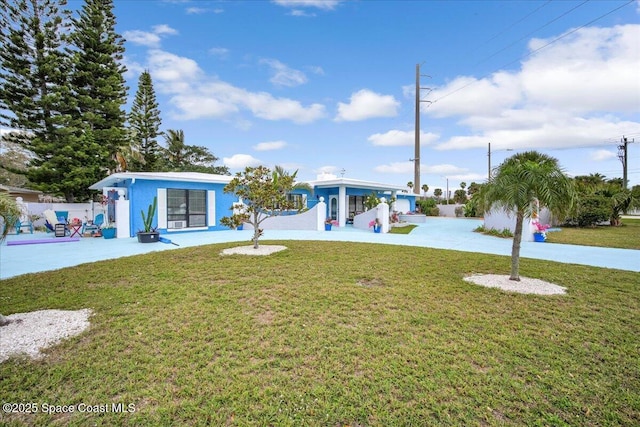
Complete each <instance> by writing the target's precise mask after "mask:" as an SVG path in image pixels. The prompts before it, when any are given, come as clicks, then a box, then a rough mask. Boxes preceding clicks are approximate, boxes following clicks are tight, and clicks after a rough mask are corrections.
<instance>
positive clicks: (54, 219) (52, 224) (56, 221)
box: [42, 209, 69, 236]
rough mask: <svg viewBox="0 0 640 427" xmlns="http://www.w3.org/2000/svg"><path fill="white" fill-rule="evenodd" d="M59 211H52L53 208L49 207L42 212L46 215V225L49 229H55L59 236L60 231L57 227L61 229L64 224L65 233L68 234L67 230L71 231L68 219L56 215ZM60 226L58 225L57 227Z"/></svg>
mask: <svg viewBox="0 0 640 427" xmlns="http://www.w3.org/2000/svg"><path fill="white" fill-rule="evenodd" d="M56 213H57V212H54V211H52V210H51V209H47V210H46V211H44V212H42V214H43V215H44V218H45V221H44V225H45V227H47V229H48V230H50V231H53V232H54V233H56V236H58V234H57V233H58V232H57V231H56V229H59V228H60V227H59V226H60V225H62V226H63V230H64V234H65V235H66V234H67V232H68V231H69V230H68V228H67V221H66V220H64V217H62V216H61V217H60V218H59V217H58V216H57V215H56ZM56 226H58V227H56Z"/></svg>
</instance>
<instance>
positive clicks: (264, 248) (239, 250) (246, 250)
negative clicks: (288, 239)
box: [220, 245, 287, 256]
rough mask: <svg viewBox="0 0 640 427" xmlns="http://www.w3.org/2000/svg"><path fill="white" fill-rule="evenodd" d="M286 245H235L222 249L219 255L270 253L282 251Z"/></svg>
mask: <svg viewBox="0 0 640 427" xmlns="http://www.w3.org/2000/svg"><path fill="white" fill-rule="evenodd" d="M285 249H287V247H286V246H281V245H260V246H258V249H254V247H253V246H236V247H235V248H228V249H224V250H223V251H222V252H220V255H262V256H264V255H271V254H273V253H276V252H280V251H284V250H285Z"/></svg>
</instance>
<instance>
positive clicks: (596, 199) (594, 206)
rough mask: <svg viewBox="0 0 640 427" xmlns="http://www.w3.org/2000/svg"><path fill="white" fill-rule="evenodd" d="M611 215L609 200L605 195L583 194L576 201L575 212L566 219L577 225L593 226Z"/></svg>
mask: <svg viewBox="0 0 640 427" xmlns="http://www.w3.org/2000/svg"><path fill="white" fill-rule="evenodd" d="M610 215H611V205H610V201H609V199H608V198H607V197H605V196H600V195H592V196H583V197H581V198H580V200H579V201H578V204H577V206H576V213H575V214H574V216H572V217H571V218H568V219H567V223H568V224H571V225H577V226H578V227H595V226H596V225H598V224H599V223H601V222H604V221H607V220H608V219H609V216H610Z"/></svg>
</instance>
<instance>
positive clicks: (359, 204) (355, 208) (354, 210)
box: [349, 196, 365, 218]
mask: <svg viewBox="0 0 640 427" xmlns="http://www.w3.org/2000/svg"><path fill="white" fill-rule="evenodd" d="M364 199H365V198H364V196H349V217H350V218H353V216H354V215H357V214H359V213H362V212H364V211H365V209H364Z"/></svg>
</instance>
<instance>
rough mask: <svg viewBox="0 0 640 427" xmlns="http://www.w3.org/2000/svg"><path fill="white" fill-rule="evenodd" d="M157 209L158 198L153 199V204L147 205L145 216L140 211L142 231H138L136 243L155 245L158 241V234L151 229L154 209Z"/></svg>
mask: <svg viewBox="0 0 640 427" xmlns="http://www.w3.org/2000/svg"><path fill="white" fill-rule="evenodd" d="M157 207H158V198H157V197H154V198H153V203H152V204H150V205H149V208H148V209H147V214H146V215H145V213H144V210H142V209H141V210H140V214H142V224H143V225H144V230H142V231H138V242H140V243H155V242H158V241H159V237H160V233H159V232H158V231H157V230H156V228H155V227H153V217H154V216H155V214H156V208H157Z"/></svg>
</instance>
